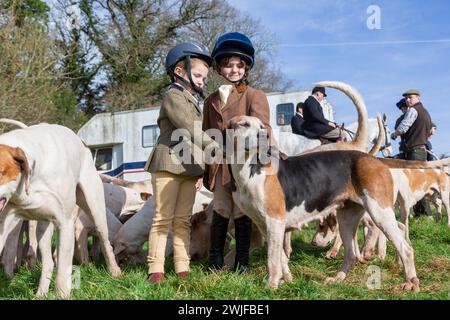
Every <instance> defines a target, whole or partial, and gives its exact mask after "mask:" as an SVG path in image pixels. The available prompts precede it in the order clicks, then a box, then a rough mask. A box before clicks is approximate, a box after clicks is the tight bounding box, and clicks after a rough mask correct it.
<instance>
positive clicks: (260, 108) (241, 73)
mask: <svg viewBox="0 0 450 320" xmlns="http://www.w3.org/2000/svg"><path fill="white" fill-rule="evenodd" d="M254 54H255V49H254V48H253V45H252V43H251V41H250V39H249V38H248V37H247V36H245V35H243V34H241V33H238V32H231V33H226V34H224V35H222V36H220V37H219V39H218V40H217V42H216V44H215V46H214V49H213V52H212V58H213V60H214V61H213V63H214V64H215V69H216V71H217V72H218V73H219V74H220V75H221V76H222V77H223V78H224V79H225V80H226V84H224V85H222V86H220V87H219V89H218V90H216V91H215V92H214V93H212V94H211V95H210V96H209V97H208V98H207V99H206V100H205V104H204V115H203V130H208V129H211V128H214V129H219V130H222V131H225V129H226V124H227V123H228V121H229V120H230V119H231V118H233V117H234V116H241V115H248V116H254V117H257V118H259V119H260V120H261V121H262V123H263V124H264V126H265V127H266V128H267V130H268V132H269V135H270V134H271V128H270V124H269V114H270V113H269V103H268V101H267V98H266V95H265V94H264V92H263V91H261V90H256V89H254V88H251V87H250V86H248V83H247V80H246V78H247V75H248V72H249V71H250V69H251V68H252V67H253V63H254ZM223 136H225V135H223ZM203 182H204V184H205V186H206V187H207V188H209V190H211V191H213V192H214V215H213V221H212V225H211V247H210V251H209V265H210V267H211V268H214V269H217V268H222V267H223V264H224V259H223V256H224V246H225V239H226V235H227V229H228V222H229V219H230V218H233V219H234V223H235V236H236V260H235V264H234V270H235V271H239V272H247V271H248V260H249V247H250V234H251V220H250V219H249V218H248V217H247V216H246V215H245V214H244V213H243V212H241V210H240V209H239V207H237V206H236V204H235V203H234V202H233V198H232V195H231V194H232V191H231V177H230V173H229V171H228V165H227V164H226V163H225V159H224V163H223V164H215V163H213V164H210V165H207V166H206V172H205V177H204V178H203Z"/></svg>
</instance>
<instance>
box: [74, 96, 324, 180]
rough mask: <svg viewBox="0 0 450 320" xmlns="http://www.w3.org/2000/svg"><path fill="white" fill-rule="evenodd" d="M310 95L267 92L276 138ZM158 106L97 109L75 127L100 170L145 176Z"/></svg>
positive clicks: (137, 177)
mask: <svg viewBox="0 0 450 320" xmlns="http://www.w3.org/2000/svg"><path fill="white" fill-rule="evenodd" d="M310 95H311V91H310V90H307V89H302V90H296V91H287V92H273V93H267V94H266V96H267V99H268V101H269V107H270V124H271V126H272V128H273V131H274V134H275V138H276V139H278V138H279V133H280V132H283V131H291V126H290V123H291V118H292V117H293V116H294V115H295V106H296V105H297V103H299V102H304V101H305V100H306V98H308V97H309V96H310ZM322 108H323V112H324V116H325V118H327V119H328V120H330V121H333V107H332V105H331V104H330V103H329V102H328V101H326V100H324V101H323V102H322ZM158 115H159V107H152V108H145V109H138V110H129V111H122V112H114V113H99V114H97V115H95V116H94V117H92V118H91V119H90V120H89V121H88V122H87V123H86V124H85V125H84V126H83V127H81V129H80V130H79V131H78V136H80V138H81V139H83V141H84V142H85V143H86V144H87V145H88V146H89V148H90V149H91V151H92V155H93V157H94V160H95V165H96V167H97V170H98V172H99V173H105V174H108V175H110V176H114V177H120V178H123V179H126V180H130V181H139V180H144V179H148V178H149V177H150V174H149V173H148V172H146V171H144V165H145V162H146V161H147V159H148V156H149V155H150V152H151V151H152V149H153V147H154V146H155V145H156V141H157V138H158V135H159V128H158V124H157V120H158Z"/></svg>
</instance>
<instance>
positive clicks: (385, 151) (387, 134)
mask: <svg viewBox="0 0 450 320" xmlns="http://www.w3.org/2000/svg"><path fill="white" fill-rule="evenodd" d="M386 120H387V116H386V114H383V127H384V142H383V145H382V146H381V148H380V151H381V154H382V155H383V157H385V158H392V156H393V155H394V151H393V149H392V145H391V139H390V138H391V130H390V129H389V127H388V126H387V124H386Z"/></svg>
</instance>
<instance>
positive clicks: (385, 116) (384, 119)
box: [383, 113, 387, 123]
mask: <svg viewBox="0 0 450 320" xmlns="http://www.w3.org/2000/svg"><path fill="white" fill-rule="evenodd" d="M386 121H387V115H386V113H383V122H384V123H386Z"/></svg>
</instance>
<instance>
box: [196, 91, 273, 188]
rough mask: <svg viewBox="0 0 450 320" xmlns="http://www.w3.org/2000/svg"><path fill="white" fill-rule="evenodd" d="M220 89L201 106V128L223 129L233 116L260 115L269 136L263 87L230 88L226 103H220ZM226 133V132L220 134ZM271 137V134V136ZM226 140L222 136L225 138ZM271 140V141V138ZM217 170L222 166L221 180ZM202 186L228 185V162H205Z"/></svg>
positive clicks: (266, 103)
mask: <svg viewBox="0 0 450 320" xmlns="http://www.w3.org/2000/svg"><path fill="white" fill-rule="evenodd" d="M221 104H222V103H221V101H220V96H219V91H218V90H216V91H215V92H214V93H212V94H211V95H210V96H209V97H208V98H207V99H206V100H205V105H204V108H203V131H206V130H208V129H211V128H214V129H220V130H222V132H223V133H224V131H225V129H226V128H227V124H228V121H229V120H230V119H231V118H233V117H235V116H242V115H247V116H253V117H257V118H259V119H260V120H261V121H262V123H263V124H264V126H265V127H266V128H267V131H268V133H269V136H270V137H272V128H271V127H270V111H269V102H268V101H267V97H266V95H265V94H264V92H263V91H262V90H257V89H254V88H251V87H249V86H245V85H243V84H241V85H239V86H237V87H235V88H233V91H232V92H231V93H230V95H229V96H228V100H227V103H226V104H225V106H223V108H222V106H221ZM223 136H225V133H224V134H223ZM271 139H272V138H271ZM223 142H224V144H225V138H224V141H223ZM271 143H272V142H271ZM218 170H222V181H221V182H218V181H216V175H217V172H218ZM205 178H206V179H207V181H205V180H204V183H205V186H207V187H209V190H211V191H213V190H214V185H215V183H222V185H223V186H225V187H226V188H231V184H230V183H231V176H230V173H229V170H228V165H226V164H225V165H223V164H215V163H213V164H211V165H206V175H205Z"/></svg>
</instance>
